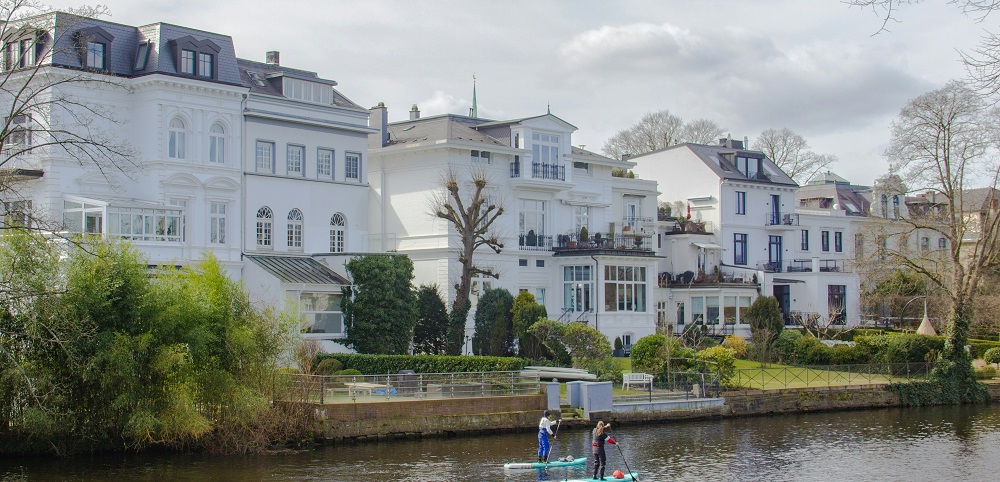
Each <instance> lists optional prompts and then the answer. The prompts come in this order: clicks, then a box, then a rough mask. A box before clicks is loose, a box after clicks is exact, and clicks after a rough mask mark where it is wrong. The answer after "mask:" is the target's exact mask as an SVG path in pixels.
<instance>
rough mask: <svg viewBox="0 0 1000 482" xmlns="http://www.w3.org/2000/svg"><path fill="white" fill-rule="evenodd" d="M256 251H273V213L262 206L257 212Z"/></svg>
mask: <svg viewBox="0 0 1000 482" xmlns="http://www.w3.org/2000/svg"><path fill="white" fill-rule="evenodd" d="M256 234H257V236H256V243H257V244H256V246H257V249H274V212H273V211H271V208H269V207H267V206H263V207H261V208H260V209H258V210H257V233H256Z"/></svg>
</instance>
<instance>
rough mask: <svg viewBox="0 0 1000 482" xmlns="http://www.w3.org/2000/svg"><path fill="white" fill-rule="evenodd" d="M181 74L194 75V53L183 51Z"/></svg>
mask: <svg viewBox="0 0 1000 482" xmlns="http://www.w3.org/2000/svg"><path fill="white" fill-rule="evenodd" d="M181 73H182V74H188V75H194V51H193V50H181Z"/></svg>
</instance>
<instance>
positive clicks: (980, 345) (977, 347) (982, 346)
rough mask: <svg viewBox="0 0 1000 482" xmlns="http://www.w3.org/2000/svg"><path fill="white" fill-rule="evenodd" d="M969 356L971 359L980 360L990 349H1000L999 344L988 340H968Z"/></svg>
mask: <svg viewBox="0 0 1000 482" xmlns="http://www.w3.org/2000/svg"><path fill="white" fill-rule="evenodd" d="M969 345H971V348H970V349H969V354H970V355H972V358H982V357H983V356H984V355H985V354H986V352H987V350H989V349H990V348H1000V342H996V341H990V340H972V339H970V340H969Z"/></svg>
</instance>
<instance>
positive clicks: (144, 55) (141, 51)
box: [132, 42, 149, 70]
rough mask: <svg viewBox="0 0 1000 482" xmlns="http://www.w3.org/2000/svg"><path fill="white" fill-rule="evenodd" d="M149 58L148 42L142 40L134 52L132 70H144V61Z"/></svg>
mask: <svg viewBox="0 0 1000 482" xmlns="http://www.w3.org/2000/svg"><path fill="white" fill-rule="evenodd" d="M148 59H149V42H142V43H140V44H139V48H138V49H136V52H135V64H134V65H133V66H132V70H145V69H146V61H147V60H148Z"/></svg>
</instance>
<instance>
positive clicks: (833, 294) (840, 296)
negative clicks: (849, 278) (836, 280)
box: [827, 285, 847, 325]
mask: <svg viewBox="0 0 1000 482" xmlns="http://www.w3.org/2000/svg"><path fill="white" fill-rule="evenodd" d="M827 289H828V296H827V306H828V307H829V309H830V324H833V325H843V324H844V322H845V321H847V309H846V308H847V286H845V285H829V286H828V288H827Z"/></svg>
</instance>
